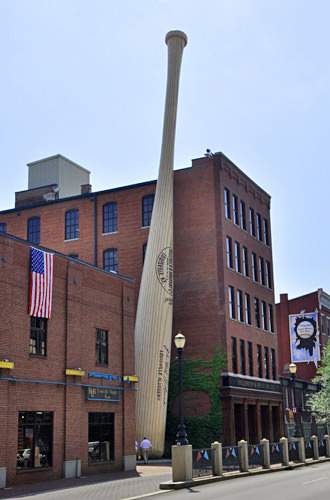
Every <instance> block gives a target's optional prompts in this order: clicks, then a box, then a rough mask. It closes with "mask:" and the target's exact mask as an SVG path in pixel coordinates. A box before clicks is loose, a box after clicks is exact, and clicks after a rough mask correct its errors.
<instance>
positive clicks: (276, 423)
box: [272, 406, 281, 443]
mask: <svg viewBox="0 0 330 500" xmlns="http://www.w3.org/2000/svg"><path fill="white" fill-rule="evenodd" d="M272 417H273V434H274V442H275V443H277V442H278V441H279V440H280V438H281V425H280V409H279V407H278V406H272Z"/></svg>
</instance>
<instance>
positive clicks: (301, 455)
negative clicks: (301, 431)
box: [294, 437, 306, 462]
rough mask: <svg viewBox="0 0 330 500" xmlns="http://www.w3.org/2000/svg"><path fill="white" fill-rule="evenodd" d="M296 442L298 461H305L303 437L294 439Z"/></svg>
mask: <svg viewBox="0 0 330 500" xmlns="http://www.w3.org/2000/svg"><path fill="white" fill-rule="evenodd" d="M294 441H295V442H296V443H298V451H299V460H300V462H306V455H305V439H304V438H303V437H300V438H297V439H295V440H294Z"/></svg>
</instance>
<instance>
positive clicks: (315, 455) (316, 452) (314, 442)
mask: <svg viewBox="0 0 330 500" xmlns="http://www.w3.org/2000/svg"><path fill="white" fill-rule="evenodd" d="M310 440H311V442H312V446H313V458H314V460H318V459H319V439H318V437H317V436H312V437H311V439H310Z"/></svg>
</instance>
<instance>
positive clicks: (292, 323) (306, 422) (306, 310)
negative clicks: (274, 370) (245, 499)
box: [276, 288, 330, 438]
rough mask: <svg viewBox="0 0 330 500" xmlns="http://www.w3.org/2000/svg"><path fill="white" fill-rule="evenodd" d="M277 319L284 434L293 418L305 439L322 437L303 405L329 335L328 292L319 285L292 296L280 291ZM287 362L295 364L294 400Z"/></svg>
mask: <svg viewBox="0 0 330 500" xmlns="http://www.w3.org/2000/svg"><path fill="white" fill-rule="evenodd" d="M276 318H277V328H278V341H279V345H280V346H281V349H280V350H279V368H280V376H281V382H282V387H283V403H284V419H285V425H286V428H287V434H288V435H289V436H290V435H292V434H293V432H294V427H295V421H294V418H296V420H297V423H298V426H299V429H300V432H301V434H302V435H304V436H305V437H307V438H309V437H310V436H311V435H312V434H317V433H318V434H319V436H323V434H324V426H323V425H319V426H316V424H315V421H314V419H313V418H312V416H311V414H310V412H309V411H308V408H307V407H306V400H307V397H308V394H309V393H313V392H315V391H316V390H318V387H317V385H316V384H313V383H312V380H313V378H314V377H315V375H316V371H317V368H318V366H320V363H321V357H322V350H323V349H324V348H325V347H326V345H327V343H328V340H329V337H330V295H329V294H327V293H326V292H325V291H324V290H323V289H322V288H319V289H318V290H316V291H314V292H311V293H308V294H306V295H302V296H300V297H295V298H293V299H289V298H288V295H287V294H286V293H282V294H281V295H280V302H279V303H278V304H276ZM290 363H294V364H295V365H296V367H297V372H296V379H295V385H296V401H294V395H293V391H292V379H291V378H290V372H289V364H290ZM293 407H295V408H296V410H297V413H296V415H294V414H293V412H292V408H293Z"/></svg>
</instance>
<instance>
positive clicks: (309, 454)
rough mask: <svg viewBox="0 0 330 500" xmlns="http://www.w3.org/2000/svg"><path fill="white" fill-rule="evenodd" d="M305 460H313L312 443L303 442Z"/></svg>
mask: <svg viewBox="0 0 330 500" xmlns="http://www.w3.org/2000/svg"><path fill="white" fill-rule="evenodd" d="M305 458H306V459H307V460H308V459H310V458H314V448H313V442H312V441H306V442H305Z"/></svg>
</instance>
